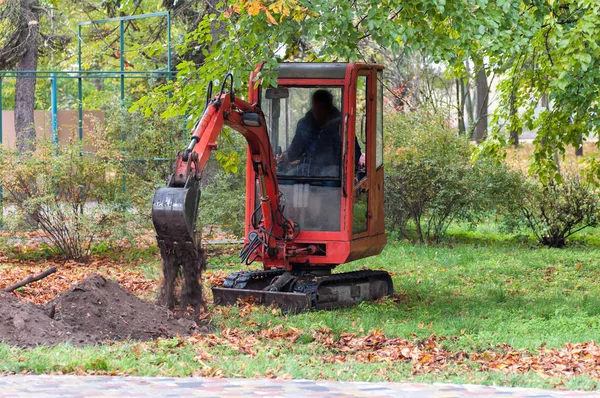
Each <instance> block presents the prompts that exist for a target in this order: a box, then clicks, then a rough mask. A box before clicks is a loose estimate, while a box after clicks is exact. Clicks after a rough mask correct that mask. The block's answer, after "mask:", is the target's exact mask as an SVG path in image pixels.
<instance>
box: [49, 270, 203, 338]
mask: <svg viewBox="0 0 600 398" xmlns="http://www.w3.org/2000/svg"><path fill="white" fill-rule="evenodd" d="M52 304H54V305H56V318H57V319H61V320H62V321H63V322H65V323H67V324H68V325H70V326H72V327H74V328H75V329H76V330H78V331H80V332H84V333H88V334H90V335H94V336H97V337H98V338H99V339H100V340H126V339H134V340H152V339H155V338H157V337H172V336H175V335H189V334H191V333H193V332H194V330H195V329H196V323H195V322H193V321H191V320H189V319H184V318H181V319H175V318H173V316H172V315H171V312H170V311H169V310H167V309H166V308H163V307H159V306H157V305H154V304H152V303H149V302H147V301H144V300H142V299H140V298H137V297H136V296H134V295H133V294H131V293H129V292H128V291H127V290H125V289H123V288H122V287H121V285H119V284H118V283H117V282H114V281H111V280H107V279H104V278H103V277H102V276H100V275H92V276H90V277H88V278H86V279H84V280H83V281H81V282H79V283H77V284H76V285H74V286H73V287H71V288H70V289H69V290H67V291H66V292H64V293H62V294H61V295H60V296H58V297H57V298H56V299H55V300H53V301H52Z"/></svg>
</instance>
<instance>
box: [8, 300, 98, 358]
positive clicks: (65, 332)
mask: <svg viewBox="0 0 600 398" xmlns="http://www.w3.org/2000/svg"><path fill="white" fill-rule="evenodd" d="M0 341H4V342H5V343H8V344H11V345H18V346H25V347H32V346H36V345H55V344H58V343H62V342H65V341H71V343H72V344H74V345H85V344H95V343H96V342H97V339H96V337H95V336H92V335H90V334H86V333H82V332H80V331H77V330H75V328H73V327H72V326H70V325H67V324H66V323H64V322H61V321H57V320H54V319H52V318H51V317H50V316H49V314H48V310H46V309H45V308H43V307H40V306H37V305H35V304H32V303H25V302H23V301H21V300H19V299H17V298H16V297H14V296H12V295H10V294H5V293H0Z"/></svg>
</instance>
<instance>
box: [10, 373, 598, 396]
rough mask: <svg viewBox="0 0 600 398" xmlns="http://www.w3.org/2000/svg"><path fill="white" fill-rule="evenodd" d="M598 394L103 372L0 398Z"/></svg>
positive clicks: (45, 380) (49, 379) (13, 382)
mask: <svg viewBox="0 0 600 398" xmlns="http://www.w3.org/2000/svg"><path fill="white" fill-rule="evenodd" d="M22 396H31V397H40V398H46V397H117V396H123V397H125V396H127V397H182V396H188V397H190V396H197V397H332V398H333V397H335V398H345V397H370V398H384V397H401V398H403V397H406V398H408V397H411V398H412V397H414V398H430V397H489V396H503V397H537V398H543V397H546V398H547V397H594V396H595V397H600V394H594V393H589V392H577V391H545V390H536V389H527V388H506V387H487V386H476V385H452V384H416V383H344V382H327V381H308V380H292V381H283V380H268V379H210V378H192V377H188V378H172V377H104V376H0V397H2V398H5V397H22Z"/></svg>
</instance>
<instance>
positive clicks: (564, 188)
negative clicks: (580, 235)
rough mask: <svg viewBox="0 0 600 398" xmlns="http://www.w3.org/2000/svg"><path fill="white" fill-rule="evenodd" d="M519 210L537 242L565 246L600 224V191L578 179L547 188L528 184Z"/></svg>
mask: <svg viewBox="0 0 600 398" xmlns="http://www.w3.org/2000/svg"><path fill="white" fill-rule="evenodd" d="M520 209H521V216H522V219H523V221H524V222H525V224H526V225H527V226H528V227H529V228H531V231H532V232H533V234H534V235H535V237H536V238H537V240H538V242H539V243H541V244H543V245H545V246H548V247H564V246H565V245H566V243H567V238H569V237H570V236H572V235H573V234H576V233H577V232H579V231H581V230H583V229H584V228H587V227H596V226H598V225H599V223H600V196H599V192H598V190H597V188H595V187H594V186H592V185H591V184H590V183H588V182H585V181H583V180H581V179H579V178H578V177H577V176H568V177H567V178H565V179H564V181H562V182H561V183H556V182H553V183H549V184H547V185H543V184H542V183H540V182H539V181H529V182H528V184H527V188H526V189H525V190H524V191H523V199H522V203H521V204H520Z"/></svg>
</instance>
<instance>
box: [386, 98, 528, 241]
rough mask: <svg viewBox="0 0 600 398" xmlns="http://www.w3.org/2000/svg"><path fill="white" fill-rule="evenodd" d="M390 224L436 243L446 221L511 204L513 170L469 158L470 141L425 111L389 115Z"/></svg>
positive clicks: (515, 177) (515, 186)
mask: <svg viewBox="0 0 600 398" xmlns="http://www.w3.org/2000/svg"><path fill="white" fill-rule="evenodd" d="M385 134H386V142H387V148H388V150H387V154H386V156H385V158H386V169H385V170H386V182H385V187H386V188H385V190H386V205H385V211H386V217H387V220H388V228H390V229H391V230H392V231H398V232H399V233H400V234H401V235H402V236H404V237H407V238H408V237H410V233H409V232H408V230H407V225H408V223H409V222H411V223H412V224H413V225H414V227H415V229H416V234H417V238H418V240H419V241H420V242H425V241H429V240H431V241H439V240H440V239H441V238H442V236H443V235H444V233H445V231H446V229H447V228H448V226H449V225H450V223H451V222H452V221H454V220H458V219H469V220H472V219H474V218H476V217H478V216H480V215H482V214H486V213H489V212H490V211H502V210H505V209H507V208H510V207H511V204H512V203H514V201H515V199H516V197H517V196H518V194H517V193H518V190H519V186H520V183H521V180H520V178H518V175H517V174H516V173H513V172H510V171H509V170H508V169H507V168H506V167H505V166H503V165H499V164H495V163H493V162H492V161H490V160H487V159H479V160H478V161H476V162H475V163H472V162H471V148H470V146H469V142H468V141H467V140H466V139H465V138H464V137H461V136H459V135H457V133H456V131H454V130H452V129H449V128H448V127H446V126H445V122H444V120H443V119H442V118H440V117H439V116H436V115H435V114H431V113H430V112H427V111H423V110H422V111H418V112H411V113H398V114H395V115H388V120H387V124H386V131H385Z"/></svg>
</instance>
